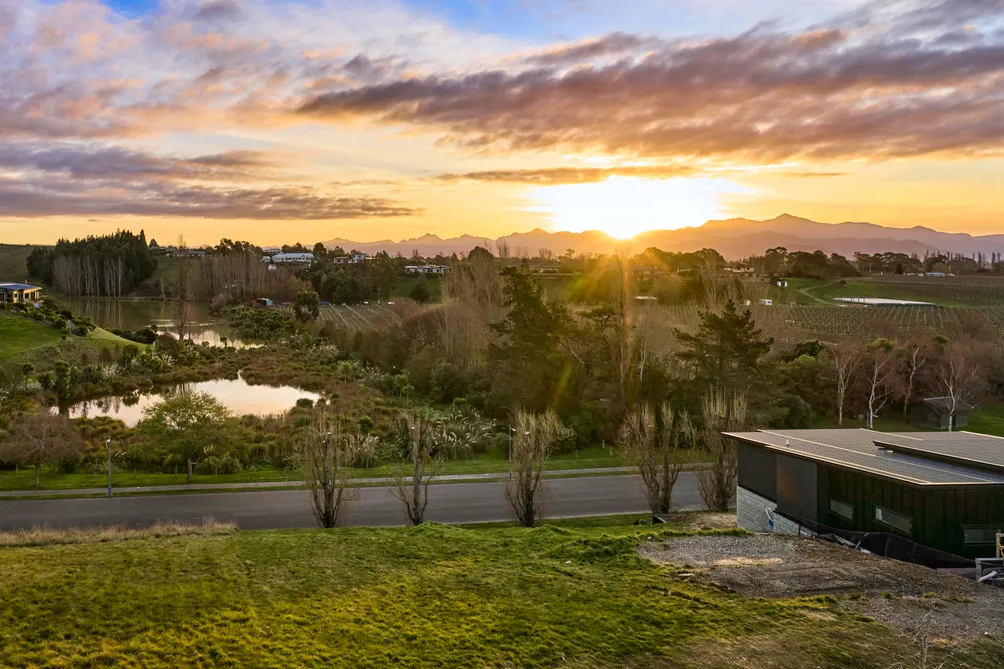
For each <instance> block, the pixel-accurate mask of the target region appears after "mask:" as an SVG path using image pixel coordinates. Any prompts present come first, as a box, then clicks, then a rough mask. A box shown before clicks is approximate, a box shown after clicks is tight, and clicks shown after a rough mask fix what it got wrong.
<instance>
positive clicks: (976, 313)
mask: <svg viewBox="0 0 1004 669" xmlns="http://www.w3.org/2000/svg"><path fill="white" fill-rule="evenodd" d="M750 310H751V311H752V313H753V317H754V318H755V319H756V322H757V325H758V326H759V327H760V328H761V329H762V330H763V331H764V332H765V333H766V334H767V335H769V336H771V337H774V338H775V339H776V340H778V341H789V342H790V341H798V340H804V339H811V338H822V339H825V338H827V337H830V338H833V337H837V338H840V337H853V338H858V339H867V338H875V337H880V336H885V337H902V336H905V335H909V334H911V333H914V332H929V333H931V334H941V335H945V336H948V337H952V336H957V335H959V334H961V333H975V332H978V331H980V330H983V329H991V330H994V331H996V332H998V333H1000V334H1001V335H1002V336H1004V306H997V307H994V306H988V307H956V308H944V307H908V306H894V307H859V306H837V305H834V306H828V305H822V304H820V305H796V304H775V305H774V306H759V305H754V306H752V307H750ZM646 311H647V313H645V314H644V315H643V317H642V318H640V319H639V320H638V327H645V328H648V330H649V332H650V333H651V334H652V336H653V337H654V338H655V339H656V340H667V341H668V340H669V339H670V338H671V331H672V329H673V328H680V329H682V330H688V331H693V330H694V329H696V327H697V324H698V323H699V309H698V308H697V307H694V306H688V305H682V306H671V307H651V308H649V309H648V310H646Z"/></svg>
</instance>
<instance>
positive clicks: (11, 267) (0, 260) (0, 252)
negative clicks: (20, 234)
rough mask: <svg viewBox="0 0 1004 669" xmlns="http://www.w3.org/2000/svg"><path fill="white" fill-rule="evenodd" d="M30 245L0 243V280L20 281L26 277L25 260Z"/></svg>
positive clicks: (29, 251)
mask: <svg viewBox="0 0 1004 669" xmlns="http://www.w3.org/2000/svg"><path fill="white" fill-rule="evenodd" d="M32 248H33V247H32V246H28V245H25V246H14V245H10V244H0V281H10V282H15V283H16V282H22V281H24V280H25V279H27V278H28V268H27V266H26V265H25V261H26V260H27V259H28V254H29V253H31V249H32Z"/></svg>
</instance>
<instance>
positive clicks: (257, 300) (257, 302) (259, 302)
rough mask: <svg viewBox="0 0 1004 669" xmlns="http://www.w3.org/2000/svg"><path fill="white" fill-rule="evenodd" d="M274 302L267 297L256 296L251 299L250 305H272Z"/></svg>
mask: <svg viewBox="0 0 1004 669" xmlns="http://www.w3.org/2000/svg"><path fill="white" fill-rule="evenodd" d="M274 304H275V303H274V302H272V300H270V299H269V298H267V297H258V298H255V299H253V300H251V306H252V307H271V306H274Z"/></svg>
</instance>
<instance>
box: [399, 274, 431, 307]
mask: <svg viewBox="0 0 1004 669" xmlns="http://www.w3.org/2000/svg"><path fill="white" fill-rule="evenodd" d="M422 281H425V282H426V283H427V284H428V286H429V301H430V302H440V301H442V293H441V291H440V283H439V277H438V276H429V277H418V276H409V277H402V278H399V279H398V280H397V283H395V284H394V290H392V291H391V297H410V296H411V289H412V288H414V287H415V284H417V283H421V282H422Z"/></svg>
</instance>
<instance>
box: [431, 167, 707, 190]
mask: <svg viewBox="0 0 1004 669" xmlns="http://www.w3.org/2000/svg"><path fill="white" fill-rule="evenodd" d="M697 171H698V170H697V169H696V168H694V167H690V166H684V165H643V166H622V167H551V168H544V169H536V170H488V171H482V172H467V173H465V174H441V175H439V176H438V177H436V178H437V180H439V181H481V182H489V183H522V184H532V185H535V186H553V185H556V184H576V183H597V182H600V181H606V180H607V179H609V178H610V177H614V176H620V177H642V178H647V179H669V178H672V177H678V176H688V175H692V174H694V173H695V172H697Z"/></svg>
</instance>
